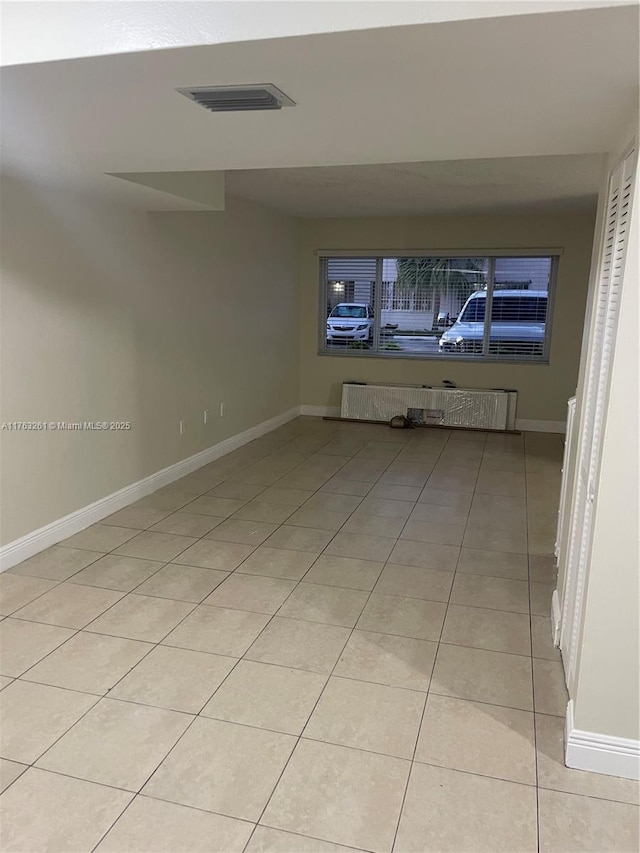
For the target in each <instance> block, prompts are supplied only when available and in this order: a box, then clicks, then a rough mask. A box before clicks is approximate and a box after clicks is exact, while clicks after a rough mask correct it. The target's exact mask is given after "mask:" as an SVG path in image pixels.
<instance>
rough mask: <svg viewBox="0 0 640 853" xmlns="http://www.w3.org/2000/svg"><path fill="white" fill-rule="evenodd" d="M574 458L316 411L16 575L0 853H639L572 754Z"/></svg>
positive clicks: (622, 796) (518, 442)
mask: <svg viewBox="0 0 640 853" xmlns="http://www.w3.org/2000/svg"><path fill="white" fill-rule="evenodd" d="M561 454H562V443H561V439H560V437H559V436H554V435H539V434H526V435H522V436H504V435H485V434H478V433H469V432H454V433H451V434H450V433H448V432H445V431H428V430H420V431H407V432H404V431H395V430H390V429H387V428H385V427H378V426H368V425H362V424H358V425H355V424H340V423H337V422H328V421H322V420H319V419H314V418H299V419H297V420H296V421H293V422H291V423H289V424H287V425H286V426H284V427H282V428H280V429H277V430H275V431H274V432H272V433H270V434H269V435H267V436H264V437H263V438H261V439H258V440H257V441H254V442H253V443H252V444H249V445H247V446H245V447H243V448H241V449H240V450H237V451H235V452H234V453H231V454H229V455H228V456H225V457H223V458H221V459H219V460H217V461H215V462H213V463H211V464H210V465H207V466H205V467H204V468H202V469H200V470H199V471H197V472H195V473H194V474H192V475H190V476H188V477H185V478H184V479H183V480H181V481H179V482H176V483H173V484H172V485H170V486H168V487H166V488H164V489H162V490H160V491H158V492H156V493H155V494H153V495H151V496H150V497H147V498H145V499H144V500H142V501H139V502H138V503H137V504H134V505H133V506H129V507H126V508H125V509H123V510H120V511H119V512H117V513H115V515H113V516H111V517H110V518H107V519H105V520H104V521H103V522H102V523H100V524H96V525H94V526H93V527H91V528H89V529H87V530H84V531H82V532H81V533H78V534H77V535H76V536H72V537H71V538H70V539H68V540H66V541H65V542H63V543H61V544H60V545H58V546H56V547H54V548H51V549H49V550H48V551H46V552H44V553H42V554H39V555H37V556H36V557H33V558H32V559H30V560H27V561H25V562H24V563H22V564H21V565H20V566H17V567H15V568H14V569H12V570H11V571H10V572H7V573H5V574H4V575H2V576H1V577H0V601H1V610H0V615H1V616H2V621H0V643H1V646H0V662H1V666H0V673H1V675H2V678H1V681H0V687H1V690H0V714H1V715H2V729H1V733H0V746H1V750H0V754H1V756H2V757H1V781H2V787H3V788H4V789H5V790H4V794H3V795H2V797H1V798H0V834H1V842H0V846H1V847H2V849H3V850H6V851H13V850H21V851H30V853H40V851H45V850H47V851H60V853H68V851H92V850H96V851H100V853H107V852H108V853H142V851H147V853H159V851H167V853H180V851H185V852H186V851H206V853H235V851H237V853H240V851H246V853H269V851H273V853H340V851H343V852H345V853H346V851H348V850H351V851H352V853H353V851H371V853H391V851H395V853H404V851H406V853H427V851H456V853H463V851H464V852H465V853H466V851H469V853H471V852H472V853H477V851H492V853H495V851H508V853H520V851H522V853H525V851H535V850H537V849H540V850H542V851H545V853H547V851H548V853H551V851H558V853H561V852H562V853H565V851H599V853H601V851H616V853H624V851H635V850H637V849H638V831H637V826H638V808H637V804H638V801H639V799H638V786H637V785H636V784H634V783H632V782H629V781H626V780H622V779H614V778H608V777H603V776H597V775H593V774H588V773H580V772H576V771H571V770H568V769H566V768H565V767H564V765H563V762H562V758H563V746H562V740H563V715H564V711H565V704H566V698H567V697H566V695H565V690H564V682H563V677H562V670H561V663H560V661H559V658H558V653H557V652H556V650H555V649H554V648H553V647H552V645H551V642H550V625H549V610H550V597H551V591H552V588H553V585H554V571H553V561H552V559H551V550H552V543H553V538H554V533H555V520H556V510H557V500H558V489H559V476H560V474H559V469H560V461H561Z"/></svg>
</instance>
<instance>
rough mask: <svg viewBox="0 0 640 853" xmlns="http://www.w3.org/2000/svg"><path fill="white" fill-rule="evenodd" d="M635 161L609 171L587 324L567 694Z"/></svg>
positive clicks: (567, 615)
mask: <svg viewBox="0 0 640 853" xmlns="http://www.w3.org/2000/svg"><path fill="white" fill-rule="evenodd" d="M635 165H636V152H635V151H632V152H631V153H630V154H629V155H628V156H627V157H626V158H625V159H624V160H623V162H622V163H621V164H620V165H619V166H618V167H617V169H616V170H615V171H614V172H613V174H612V175H611V179H610V183H609V198H608V203H607V213H606V218H605V233H604V244H603V247H602V255H601V258H600V269H599V273H598V282H597V296H596V305H595V310H594V316H593V322H592V326H591V341H590V349H589V357H588V367H587V380H586V387H585V393H584V397H583V403H582V428H581V434H580V436H579V438H578V459H577V476H576V480H575V493H574V495H573V501H572V509H571V517H570V530H569V539H568V551H567V557H566V559H567V564H566V570H565V588H564V594H563V613H562V627H561V633H560V648H561V650H562V655H563V660H564V665H565V675H566V679H567V686H568V688H569V693H570V695H572V694H573V690H574V686H575V685H574V681H575V674H576V664H577V651H578V646H579V635H580V631H581V626H582V606H583V598H584V585H585V580H586V570H587V566H588V562H589V556H590V547H591V530H592V519H593V503H594V496H595V489H596V483H597V480H598V473H599V466H600V455H601V446H602V431H603V427H604V415H605V410H606V404H607V397H608V393H609V382H610V374H611V360H612V355H613V349H614V345H615V336H616V328H617V324H618V314H619V308H620V290H621V287H622V280H623V276H624V262H625V255H626V248H627V242H628V229H629V221H630V214H631V203H632V188H633V181H634V176H635Z"/></svg>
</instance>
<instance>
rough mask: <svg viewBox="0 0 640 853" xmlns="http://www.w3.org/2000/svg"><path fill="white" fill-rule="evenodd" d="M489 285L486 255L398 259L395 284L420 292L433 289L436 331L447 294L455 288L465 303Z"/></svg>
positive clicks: (461, 300)
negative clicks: (444, 295)
mask: <svg viewBox="0 0 640 853" xmlns="http://www.w3.org/2000/svg"><path fill="white" fill-rule="evenodd" d="M485 285H486V259H485V258H398V259H397V278H396V282H395V287H396V288H398V289H399V290H413V291H415V292H416V293H419V292H420V291H423V290H430V291H431V293H432V296H433V321H432V324H431V326H432V331H435V329H436V328H437V323H438V314H439V313H440V300H441V297H442V294H443V293H449V292H450V290H451V289H455V292H456V295H457V296H458V297H459V299H460V304H461V305H462V303H464V301H465V300H466V299H467V297H468V296H470V295H471V294H472V293H473V292H474V291H475V290H481V289H482V288H483V287H484V286H485Z"/></svg>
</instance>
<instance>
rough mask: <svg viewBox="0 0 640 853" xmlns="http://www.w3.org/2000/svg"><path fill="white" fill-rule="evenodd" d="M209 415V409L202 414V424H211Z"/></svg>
mask: <svg viewBox="0 0 640 853" xmlns="http://www.w3.org/2000/svg"><path fill="white" fill-rule="evenodd" d="M209 414H210V412H209V409H205V410H204V411H203V413H202V422H203V423H205V424H207V423H209Z"/></svg>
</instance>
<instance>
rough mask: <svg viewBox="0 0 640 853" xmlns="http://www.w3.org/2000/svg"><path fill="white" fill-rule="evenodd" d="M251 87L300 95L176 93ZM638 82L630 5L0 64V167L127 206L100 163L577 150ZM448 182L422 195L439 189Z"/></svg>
mask: <svg viewBox="0 0 640 853" xmlns="http://www.w3.org/2000/svg"><path fill="white" fill-rule="evenodd" d="M327 5H331V4H327ZM250 82H273V83H275V84H276V85H278V86H279V87H280V88H282V89H283V90H284V91H285V92H286V93H287V94H288V95H290V96H291V97H292V98H293V99H294V100H295V101H296V102H297V106H296V107H293V108H290V109H284V110H281V111H279V112H267V113H263V112H260V113H218V114H212V113H210V112H207V111H206V110H204V109H203V108H201V107H199V106H197V105H196V104H194V103H193V102H192V101H189V100H188V99H186V98H185V97H183V96H181V95H179V94H178V93H176V91H175V89H176V88H177V87H189V86H197V85H207V84H225V83H250ZM637 83H638V7H637V6H628V5H627V6H620V7H608V8H600V9H589V10H586V11H572V12H563V11H560V12H553V13H548V14H541V15H537V14H529V15H521V16H517V17H494V18H485V19H483V20H464V21H454V22H446V23H432V24H420V25H412V26H398V27H392V28H387V29H377V30H364V31H359V32H338V33H325V34H319V35H310V36H300V37H292V38H284V39H270V40H263V41H250V42H243V43H237V44H236V43H234V44H216V45H207V46H197V47H180V48H176V49H170V50H153V51H148V52H141V53H132V54H122V53H121V54H117V55H113V56H97V57H89V58H85V59H73V60H66V61H60V62H50V63H42V64H33V65H19V66H13V67H9V68H4V69H3V71H2V95H3V100H2V133H3V145H4V150H3V167H4V168H5V169H6V170H7V171H9V172H11V173H14V174H15V173H18V174H23V175H25V174H26V175H29V176H30V177H31V178H35V179H38V180H47V181H50V182H57V183H64V184H69V185H72V186H75V187H78V188H81V189H82V190H83V191H90V190H91V191H96V190H99V191H100V192H104V193H106V194H112V195H113V196H115V197H118V198H122V199H126V200H127V203H129V202H130V201H131V202H133V200H134V199H135V196H136V188H135V185H133V184H131V183H130V182H128V181H119V180H117V179H116V178H113V177H109V176H106V174H105V173H114V172H116V173H120V172H126V173H130V172H176V171H178V172H180V171H196V172H198V171H202V172H209V171H219V170H222V171H225V170H248V169H274V168H276V169H281V168H290V167H295V166H300V167H310V166H344V165H355V164H379V163H383V164H391V163H396V164H406V163H425V162H427V161H446V160H471V159H479V158H492V159H496V158H505V157H506V158H511V157H517V158H520V157H534V156H541V155H567V154H592V153H594V152H603V151H607V150H609V149H610V147H611V145H612V143H613V142H614V141H615V140H616V138H617V134H618V133H619V131H620V129H621V126H622V125H623V124H624V123H626V121H628V117H629V115H630V114H632V111H633V110H634V109H636V105H637ZM421 168H423V167H421ZM424 168H427V169H428V168H430V167H424ZM429 174H430V175H431V177H430V178H429V180H431V181H432V184H433V181H434V180H436V178H435V177H434V175H435V173H434V172H433V171H432V172H430V173H429ZM485 178H486V176H485ZM237 180H238V181H239V182H241V181H242V177H241V176H237ZM244 180H245V185H244V190H243V189H242V188H241V189H240V192H245V193H247V192H249V191H251V190H247V179H246V178H245V179H244ZM261 180H264V181H268V176H264V178H263V179H261ZM409 182H410V181H409ZM248 183H249V184H250V183H251V182H250V181H248ZM257 183H258V182H257ZM446 183H448V184H449V190H446V188H445V184H446ZM455 183H456V181H455V178H451V175H450V174H449V177H447V179H446V180H443V181H442V182H441V184H440V185H439V187H438V186H436V184H433V186H434V187H436V189H435V190H434V192H437V193H439V195H440V197H441V198H443V197H444V194H446V192H450V193H451V195H452V199H453V197H454V196H455V194H456V192H459V189H458V190H456V187H455ZM534 190H535V188H534V187H531V188H530V191H531V193H532V194H533V195H534V196H535V192H534ZM231 191H233V190H231ZM265 191H266V190H265ZM284 191H285V190H284V188H283V190H282V192H283V193H284ZM568 191H569V193H571V192H573V190H572V189H571V187H569V188H568ZM141 192H143V191H142V190H141ZM269 192H271V190H269ZM507 195H508V194H507ZM153 196H155V198H157V199H159V201H158V206H160V207H162V206H176V203H177V199H176V198H175V197H172V196H169V195H167V194H166V193H164V194H163V193H157V192H156V191H155V190H150V189H147V190H146V191H145V192H144V193H143V196H140V198H141V199H142V198H144V202H143V203H145V204H148V199H149V198H151V197H153ZM503 200H505V199H503ZM506 201H508V199H506ZM532 201H536V198H532ZM374 202H375V199H374V200H372V202H371V204H372V206H373V205H374ZM283 203H287V202H286V199H285V200H284V201H283ZM375 203H377V202H375ZM452 203H453V202H452ZM183 206H189V205H188V204H187V203H184V205H183ZM191 206H195V205H191Z"/></svg>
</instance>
